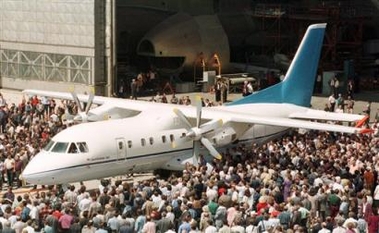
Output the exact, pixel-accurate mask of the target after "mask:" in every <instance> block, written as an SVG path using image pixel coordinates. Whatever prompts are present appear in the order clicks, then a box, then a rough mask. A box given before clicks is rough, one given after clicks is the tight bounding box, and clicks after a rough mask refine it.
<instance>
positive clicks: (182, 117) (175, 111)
mask: <svg viewBox="0 0 379 233" xmlns="http://www.w3.org/2000/svg"><path fill="white" fill-rule="evenodd" d="M173 111H174V113H175V114H176V115H177V116H178V117H179V119H180V120H181V121H182V122H183V123H184V124H185V127H186V129H187V130H190V129H191V128H192V126H191V123H190V122H189V120H188V118H187V117H186V116H185V115H184V114H183V112H182V111H180V110H179V109H177V108H174V110H173Z"/></svg>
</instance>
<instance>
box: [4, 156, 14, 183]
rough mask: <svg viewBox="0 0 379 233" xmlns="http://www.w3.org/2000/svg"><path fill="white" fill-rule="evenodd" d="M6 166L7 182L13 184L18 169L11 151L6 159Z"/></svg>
mask: <svg viewBox="0 0 379 233" xmlns="http://www.w3.org/2000/svg"><path fill="white" fill-rule="evenodd" d="M4 167H5V171H6V173H7V183H8V186H13V178H14V172H15V170H16V162H15V160H14V158H12V156H11V154H10V153H9V154H8V156H7V158H6V159H5V160H4Z"/></svg>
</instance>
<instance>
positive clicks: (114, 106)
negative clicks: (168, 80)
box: [23, 89, 151, 121]
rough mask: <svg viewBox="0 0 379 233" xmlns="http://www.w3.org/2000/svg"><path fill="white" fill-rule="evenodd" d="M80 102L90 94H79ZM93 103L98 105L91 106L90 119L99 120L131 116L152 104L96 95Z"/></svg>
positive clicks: (63, 94) (32, 92) (51, 93)
mask: <svg viewBox="0 0 379 233" xmlns="http://www.w3.org/2000/svg"><path fill="white" fill-rule="evenodd" d="M23 93H25V94H27V95H37V96H46V97H51V98H54V99H64V100H72V101H74V97H73V96H72V95H71V93H68V92H56V91H41V90H30V89H29V90H24V91H23ZM77 97H78V99H79V101H80V102H84V103H87V102H88V101H89V95H84V94H77ZM92 103H93V104H95V105H97V107H95V108H91V109H90V111H89V113H88V120H89V121H99V120H107V119H111V118H112V119H120V118H126V117H131V116H135V115H137V114H139V113H140V112H142V111H144V110H146V109H147V108H149V107H150V108H151V106H150V105H146V104H141V102H140V101H133V100H127V99H120V98H112V97H103V96H94V98H93V101H92Z"/></svg>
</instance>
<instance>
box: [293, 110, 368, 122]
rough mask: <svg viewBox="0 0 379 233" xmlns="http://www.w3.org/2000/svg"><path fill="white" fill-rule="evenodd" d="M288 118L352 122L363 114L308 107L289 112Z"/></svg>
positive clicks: (359, 118)
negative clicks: (304, 109)
mask: <svg viewBox="0 0 379 233" xmlns="http://www.w3.org/2000/svg"><path fill="white" fill-rule="evenodd" d="M289 118H293V119H305V120H320V121H344V122H354V121H359V120H361V119H362V118H363V116H362V115H358V114H341V113H336V112H326V111H321V110H315V109H308V110H307V111H305V112H294V113H291V114H290V116H289Z"/></svg>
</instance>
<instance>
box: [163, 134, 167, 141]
mask: <svg viewBox="0 0 379 233" xmlns="http://www.w3.org/2000/svg"><path fill="white" fill-rule="evenodd" d="M166 141H167V139H166V136H165V135H163V136H162V142H163V143H166Z"/></svg>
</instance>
